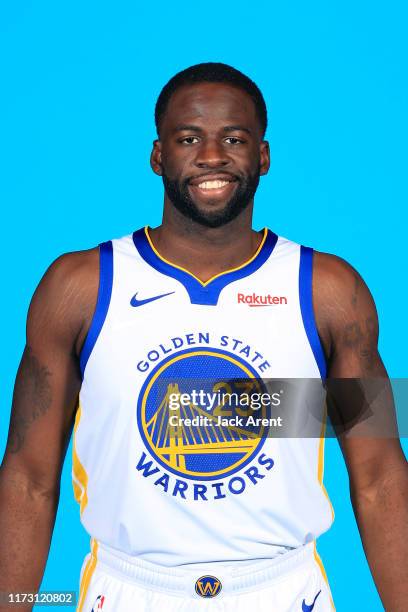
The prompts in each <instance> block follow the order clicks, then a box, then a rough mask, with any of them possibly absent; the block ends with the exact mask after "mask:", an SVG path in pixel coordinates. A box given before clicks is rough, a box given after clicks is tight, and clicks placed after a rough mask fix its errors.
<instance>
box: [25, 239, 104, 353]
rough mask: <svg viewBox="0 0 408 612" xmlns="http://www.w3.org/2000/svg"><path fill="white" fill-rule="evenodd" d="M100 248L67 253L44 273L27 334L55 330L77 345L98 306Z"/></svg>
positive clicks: (30, 310) (34, 298)
mask: <svg viewBox="0 0 408 612" xmlns="http://www.w3.org/2000/svg"><path fill="white" fill-rule="evenodd" d="M98 286H99V249H98V248H93V249H89V250H84V251H76V252H72V253H65V254H64V255H61V256H60V257H58V258H57V259H56V260H55V261H54V262H53V263H52V264H51V265H50V266H49V268H48V269H47V271H46V272H45V274H44V276H43V277H42V279H41V281H40V283H39V285H38V287H37V289H36V291H35V293H34V295H33V298H32V301H31V304H30V309H29V315H28V322H27V335H28V339H29V340H30V335H35V336H37V335H38V334H41V333H44V332H45V330H47V331H50V330H54V331H55V333H57V334H59V335H60V336H61V337H62V338H64V339H65V340H66V341H67V342H70V341H72V344H73V346H74V347H76V348H77V349H80V346H79V345H82V344H81V340H83V339H84V337H85V336H86V333H87V329H88V327H89V324H90V321H91V319H92V315H93V312H94V310H95V305H96V300H97V294H98Z"/></svg>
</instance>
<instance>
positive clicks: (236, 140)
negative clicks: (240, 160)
mask: <svg viewBox="0 0 408 612" xmlns="http://www.w3.org/2000/svg"><path fill="white" fill-rule="evenodd" d="M225 140H226V141H229V143H228V144H232V145H237V144H244V143H245V140H242V138H236V137H235V136H228V138H226V139H225Z"/></svg>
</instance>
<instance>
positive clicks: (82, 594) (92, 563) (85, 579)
mask: <svg viewBox="0 0 408 612" xmlns="http://www.w3.org/2000/svg"><path fill="white" fill-rule="evenodd" d="M97 562H98V542H97V541H96V540H94V539H92V540H91V555H90V557H89V559H88V562H87V564H86V566H85V569H84V573H83V574H82V579H81V585H80V587H79V601H78V607H77V612H82V610H83V607H84V603H85V599H86V595H87V592H88V588H89V585H90V582H91V578H92V576H93V573H94V571H95V568H96V564H97Z"/></svg>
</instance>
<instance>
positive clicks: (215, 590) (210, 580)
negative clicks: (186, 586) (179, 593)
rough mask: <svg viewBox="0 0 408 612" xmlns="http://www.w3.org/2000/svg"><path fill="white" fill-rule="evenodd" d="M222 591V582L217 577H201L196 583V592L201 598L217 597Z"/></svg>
mask: <svg viewBox="0 0 408 612" xmlns="http://www.w3.org/2000/svg"><path fill="white" fill-rule="evenodd" d="M221 589H222V585H221V580H218V578H216V577H215V576H201V578H199V579H198V580H197V581H196V583H195V592H196V593H197V595H200V597H215V596H216V595H218V594H219V593H220V592H221Z"/></svg>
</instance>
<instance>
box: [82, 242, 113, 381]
mask: <svg viewBox="0 0 408 612" xmlns="http://www.w3.org/2000/svg"><path fill="white" fill-rule="evenodd" d="M112 282H113V249H112V242H111V241H109V242H102V244H100V245H99V289H98V299H97V302H96V308H95V312H94V315H93V317H92V322H91V326H90V328H89V331H88V334H87V336H86V338H85V342H84V345H83V347H82V351H81V354H80V357H79V365H80V369H81V375H82V378H83V377H84V372H85V368H86V364H87V363H88V359H89V357H90V355H91V353H92V350H93V348H94V346H95V343H96V341H97V339H98V336H99V334H100V332H101V329H102V326H103V324H104V322H105V319H106V315H107V313H108V308H109V304H110V299H111V295H112Z"/></svg>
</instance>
